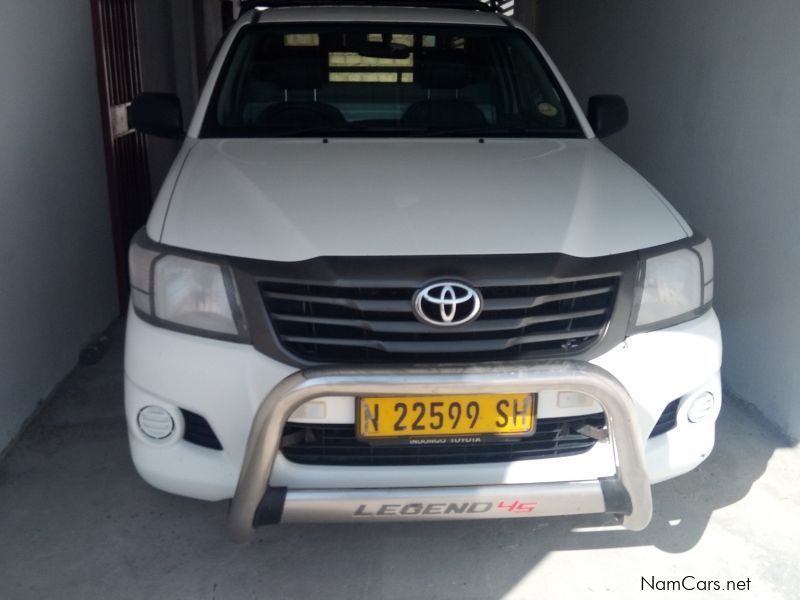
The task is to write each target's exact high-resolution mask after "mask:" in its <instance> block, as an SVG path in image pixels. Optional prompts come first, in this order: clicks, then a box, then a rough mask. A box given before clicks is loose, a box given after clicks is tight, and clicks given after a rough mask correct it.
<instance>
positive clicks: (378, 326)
mask: <svg viewBox="0 0 800 600" xmlns="http://www.w3.org/2000/svg"><path fill="white" fill-rule="evenodd" d="M605 312H606V309H603V308H600V309H594V310H584V311H575V312H567V313H558V314H553V315H540V316H533V317H519V318H516V319H492V318H486V315H487V313H486V312H485V311H484V318H482V319H480V320H479V321H476V322H475V323H473V324H472V325H471V327H470V330H471V331H474V332H484V331H508V330H513V329H522V328H525V327H528V326H530V325H536V324H540V323H552V322H556V321H568V320H574V319H584V318H587V317H597V316H601V315H603V314H605ZM272 319H273V320H274V321H286V322H293V323H316V324H319V325H335V326H338V327H353V328H356V329H365V330H367V331H371V332H378V333H428V334H429V333H431V328H430V325H426V324H424V323H420V322H419V321H410V320H402V321H400V320H397V321H369V320H366V319H346V318H331V317H317V316H314V315H309V316H305V315H289V314H282V313H274V314H273V315H272Z"/></svg>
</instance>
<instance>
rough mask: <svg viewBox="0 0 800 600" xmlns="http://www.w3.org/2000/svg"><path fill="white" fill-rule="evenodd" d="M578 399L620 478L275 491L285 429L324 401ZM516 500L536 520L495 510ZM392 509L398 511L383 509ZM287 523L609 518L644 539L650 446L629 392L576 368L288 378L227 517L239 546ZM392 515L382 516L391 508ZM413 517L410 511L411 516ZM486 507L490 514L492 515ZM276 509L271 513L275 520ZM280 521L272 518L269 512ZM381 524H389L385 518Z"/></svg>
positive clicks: (255, 439) (584, 366) (535, 365)
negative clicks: (270, 523)
mask: <svg viewBox="0 0 800 600" xmlns="http://www.w3.org/2000/svg"><path fill="white" fill-rule="evenodd" d="M526 391H530V392H537V393H538V392H545V391H563V392H577V393H580V394H584V395H586V396H589V397H591V398H593V399H594V400H596V401H597V402H598V403H599V404H600V405H601V406H602V407H603V410H604V412H605V414H606V422H607V425H608V437H609V442H610V443H611V446H612V449H613V456H614V461H615V465H616V476H615V477H611V478H604V479H596V480H589V481H572V482H569V481H567V482H554V483H534V484H509V485H500V486H498V485H492V486H470V487H465V488H458V487H442V488H397V489H378V490H370V489H364V490H359V489H355V490H289V491H288V492H287V491H286V490H282V491H281V492H278V493H277V494H276V493H271V492H272V491H275V490H270V489H269V479H270V473H271V470H272V465H273V463H274V461H275V457H276V455H277V453H278V449H279V444H280V440H281V435H282V432H283V427H284V425H285V423H286V421H287V419H288V418H289V416H290V415H291V414H292V413H293V412H294V410H295V409H297V408H298V407H299V406H300V405H302V404H304V403H306V402H308V401H309V400H313V399H315V398H319V397H322V396H397V395H409V396H416V395H446V394H498V393H519V392H526ZM512 496H513V497H514V499H515V501H519V505H520V506H530V505H533V506H535V509H533V510H532V511H531V512H530V513H526V512H522V511H520V512H518V513H508V512H504V513H503V512H500V511H497V510H493V506H494V504H495V503H497V502H499V501H502V500H505V499H506V498H510V497H512ZM387 503H392V504H387ZM276 504H277V514H278V515H279V518H278V519H277V520H281V521H304V522H324V521H342V520H353V521H358V520H368V519H370V518H376V519H381V520H399V519H402V518H408V517H409V516H415V517H420V518H426V519H434V518H435V519H447V518H495V517H501V516H505V517H508V516H552V515H558V514H560V515H568V514H585V513H602V512H613V513H615V514H618V515H620V516H621V518H622V524H623V526H624V527H626V528H627V529H630V530H634V531H638V530H641V529H644V528H645V527H647V525H648V523H649V522H650V518H651V516H652V510H653V505H652V497H651V491H650V481H649V478H648V476H647V472H646V469H645V458H644V441H643V438H642V436H641V434H640V431H639V426H638V422H637V420H636V411H635V407H634V404H633V400H632V399H631V397H630V395H629V394H628V392H627V391H626V390H625V388H624V387H623V386H622V385H621V384H620V383H619V381H617V379H616V378H614V377H613V376H612V375H611V374H609V373H608V372H607V371H605V370H604V369H601V368H600V367H597V366H595V365H592V364H591V363H587V362H580V361H568V360H564V361H539V362H526V363H494V364H486V365H477V366H473V365H469V366H435V367H431V366H426V367H418V366H408V367H405V366H402V367H369V368H365V367H362V368H356V369H354V368H351V367H340V366H332V367H320V368H312V369H307V370H305V371H300V372H297V373H295V374H293V375H290V376H289V377H287V378H286V379H284V380H283V381H282V382H281V383H279V384H278V385H277V386H276V387H275V388H274V389H273V390H272V392H270V394H269V395H268V396H267V397H266V398H265V399H264V400H263V402H262V403H261V406H260V407H259V409H258V411H257V412H256V415H255V418H254V420H253V424H252V427H251V429H250V437H249V439H248V442H247V448H246V451H245V457H244V462H243V464H242V469H241V472H240V475H239V482H238V485H237V487H236V493H235V495H234V497H233V501H232V502H231V507H230V513H229V517H228V523H229V529H230V534H231V537H232V538H233V539H234V541H237V542H244V541H247V540H248V539H250V537H251V536H252V535H253V532H254V529H255V527H256V526H257V525H258V524H261V523H262V522H263V521H264V519H262V518H260V517H259V515H260V514H263V513H264V511H265V510H267V509H269V507H268V506H267V505H272V509H275V508H276V506H275V505H276ZM387 506H388V507H389V508H386V507H387ZM409 507H410V508H409ZM487 507H488V508H487ZM272 509H270V510H272ZM273 512H274V510H273ZM384 517H385V518H384Z"/></svg>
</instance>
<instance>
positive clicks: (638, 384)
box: [125, 311, 721, 525]
mask: <svg viewBox="0 0 800 600" xmlns="http://www.w3.org/2000/svg"><path fill="white" fill-rule="evenodd" d="M591 363H592V364H589V363H585V362H568V363H564V362H559V363H552V362H551V363H544V362H536V363H532V364H522V363H514V364H510V365H505V366H503V365H500V366H498V365H494V366H475V367H467V368H465V367H459V368H456V369H449V370H448V369H432V368H430V367H429V368H427V369H422V370H411V371H413V373H411V374H412V375H414V377H416V378H417V379H415V381H418V382H419V383H420V384H423V383H425V382H424V381H419V378H420V377H422V376H426V377H427V376H431V375H436V377H437V379H436V393H448V392H447V390H449V389H452V388H450V387H448V386H451V385H460V384H461V383H464V382H465V380H464V377H462V376H463V375H464V374H465V373H467V372H472V371H473V370H475V372H476V373H478V374H480V373H482V372H484V370H485V369H497V368H500V369H501V371H502V370H505V372H506V376H507V377H508V381H507V383H508V384H509V385H512V388H507V389H511V390H512V391H515V392H518V391H519V390H520V386H521V385H522V383H523V381H522V380H521V379H520V377H523V376H530V370H531V368H533V369H534V371H536V370H537V369H541V368H544V367H545V366H547V368H548V369H551V368H553V365H561V367H562V368H566V369H567V371H565V372H561V373H560V374H559V378H561V377H564V378H565V379H558V382H557V386H555V387H553V388H552V390H553V391H551V392H547V391H545V390H542V388H540V387H539V388H537V389H538V390H539V391H541V394H540V399H541V400H542V402H541V406H540V407H538V408H537V413H538V412H539V409H540V408H541V409H542V410H551V411H554V410H566V409H559V408H558V407H557V406H556V404H555V398H554V397H555V396H557V395H558V393H557V391H555V390H558V391H564V389H565V387H564V384H565V383H568V382H569V381H571V379H570V374H571V373H573V372H574V370H575V369H577V370H578V372H580V373H585V372H587V370H589V371H591V372H592V373H594V374H597V373H600V374H601V380H602V381H605V379H603V378H609V379H610V380H612V381H615V382H618V383H617V384H616V385H618V386H619V387H620V388H621V392H620V394H621V395H622V397H623V398H628V399H629V400H631V401H630V402H629V401H626V411H627V415H628V417H627V418H628V419H631V420H632V421H633V422H634V424H635V425H636V435H634V436H631V437H632V438H636V439H638V440H639V442H638V443H639V444H640V445H641V448H640V451H641V455H642V456H644V461H643V462H644V468H645V470H646V475H647V481H648V483H655V482H657V481H662V480H665V479H669V478H671V477H675V476H677V475H680V474H682V473H685V472H687V471H689V470H691V469H692V468H694V467H695V466H696V465H697V464H699V463H700V462H702V460H704V459H705V458H706V457H707V456H708V454H709V453H710V452H711V450H712V448H713V445H714V421H715V416H716V415H712V416H711V417H709V418H708V419H706V420H705V421H703V422H702V423H690V422H689V421H688V419H687V418H686V412H687V410H688V405H689V403H690V400H691V399H692V398H693V397H694V396H695V395H696V394H699V393H704V392H710V393H711V394H713V395H714V396H715V398H716V399H717V403H719V400H720V398H721V396H720V389H719V387H720V386H719V367H720V363H721V341H720V333H719V324H718V322H717V319H716V316H715V315H714V313H713V311H710V312H709V313H706V314H705V315H704V316H702V317H700V318H698V319H694V320H692V321H689V322H686V323H683V324H681V325H678V326H675V327H671V328H668V329H664V330H660V331H656V332H650V333H643V334H638V335H635V336H632V337H629V338H628V339H627V340H625V342H623V343H621V344H619V345H618V346H617V347H615V348H613V349H612V350H611V351H609V352H607V353H605V354H603V355H601V356H599V357H597V358H596V359H594V360H592V361H591ZM408 371H409V370H408V369H407V368H405V367H401V368H400V369H399V371H398V370H393V371H392V372H383V373H381V372H380V371H375V370H374V369H372V370H356V369H354V368H348V369H345V370H342V371H329V370H327V369H323V370H312V371H307V372H303V373H299V372H297V371H296V369H294V368H292V367H289V366H287V365H283V364H281V363H279V362H277V361H274V360H272V359H270V358H268V357H266V356H264V355H263V354H261V353H260V352H258V351H256V350H255V349H254V348H252V347H250V346H247V345H244V344H235V343H230V342H222V341H218V340H210V339H205V338H199V337H195V336H190V335H186V334H182V333H177V332H173V331H168V330H165V329H160V328H157V327H154V326H152V325H150V324H147V323H145V322H143V321H141V320H140V319H139V318H138V317H137V316H136V315H135V314H133V313H131V314H130V315H129V319H128V332H127V336H126V355H125V372H126V380H125V401H126V412H127V417H128V423H129V440H130V447H131V452H132V456H133V460H134V463H135V465H136V468H137V470H138V471H139V473H140V474H141V475H142V477H143V478H144V479H145V480H147V481H148V482H149V483H151V484H152V485H154V486H156V487H158V488H160V489H163V490H166V491H169V492H172V493H177V494H182V495H186V496H190V497H194V498H201V499H206V500H221V499H227V498H231V497H233V496H234V492H235V490H236V489H237V485H238V487H239V488H241V485H242V483H241V482H242V481H243V479H242V478H243V477H244V473H245V470H246V469H247V465H249V464H251V461H252V458H251V455H250V454H249V453H251V452H252V451H251V450H250V446H252V445H253V444H254V443H255V442H252V441H251V442H250V443H249V444H248V436H249V437H250V439H251V440H252V439H254V438H253V436H254V435H255V436H256V437H259V434H257V433H253V432H256V431H260V429H259V428H258V427H257V422H258V420H257V418H256V415H257V414H261V413H262V411H263V410H266V409H265V408H264V407H265V406H271V405H272V404H274V399H273V400H269V401H267V400H265V398H273V396H274V395H275V394H283V393H284V392H281V391H280V390H277V389H276V385H277V384H278V383H279V382H280V381H282V380H283V381H284V384H281V385H282V386H284V387H282V388H281V389H283V390H284V391H285V390H286V388H285V386H286V385H288V384H287V383H286V382H288V381H292V382H294V384H298V385H299V383H302V385H300V390H301V391H303V392H304V393H305V391H307V390H308V389H310V388H311V387H313V389H314V390H315V391H314V397H317V396H318V395H319V394H318V393H317V392H318V391H319V390H320V389H321V388H318V387H315V386H316V385H317V384H319V383H320V382H319V377H320V376H321V375H324V374H327V375H325V376H326V377H327V376H330V375H332V374H336V375H337V377H340V378H345V379H342V380H341V381H340V380H338V379H337V381H338V382H339V383H338V384H344V383H347V386H346V387H347V389H349V391H348V392H341V391H340V393H342V394H343V395H345V396H352V395H353V394H354V393H356V392H357V391H359V390H360V388H356V384H358V385H361V384H362V383H364V381H362V379H361V378H362V377H364V376H369V377H375V376H378V375H380V376H381V377H383V379H380V381H379V382H375V381H373V382H371V383H370V385H372V384H373V383H381V385H384V384H388V385H393V386H395V387H394V388H393V389H395V390H396V391H397V390H399V391H402V393H406V394H409V393H413V390H411V389H410V388H409V387H408V384H409V383H410V380H409V379H408V377H409V376H410V375H408ZM399 373H402V376H401V377H399V378H398V374H399ZM353 377H355V378H356V379H355V380H352V379H347V378H353ZM471 377H477V375H474V376H471ZM287 378H288V379H287ZM442 378H443V379H442ZM489 379H490V381H491V387H490V390H491V391H498V390H500V388H498V387H495V383H496V373H494V374H492V376H491V377H490V378H489ZM440 380H441V381H440ZM312 381H316V382H317V383H314V384H313V386H312V384H311V383H310V382H312ZM469 381H472V379H469ZM430 383H431V382H430V381H428V382H427V384H425V385H430ZM338 384H337V385H338ZM620 384H621V385H620ZM474 385H476V386H477V384H474ZM481 385H489V383H488V382H487V380H486V378H485V377H484V380H483V382H482V384H481ZM537 385H538V384H537ZM341 389H345V387H344V386H343V387H342V388H341ZM426 389H428V388H426ZM470 389H471V390H472V391H473V392H474V391H476V389H477V387H476V388H474V389H473V388H470ZM615 389H616V388H615ZM361 391H363V390H361ZM623 392H624V394H623ZM328 394H329V392H325V393H324V394H322V395H323V396H327V397H322V398H319V399H318V400H317V401H315V402H320V401H321V402H323V403H326V405H327V408H328V409H329V411H328V415H327V419H328V422H339V423H345V422H350V423H352V420H349V421H348V420H346V419H345V420H342V419H340V420H336V419H334V418H333V417H341V416H342V415H334V414H333V413H334V412H335V410H334V409H335V407H336V402H334V400H337V399H338V400H342V399H343V398H342V397H338V398H331V397H330V396H328ZM589 395H590V396H594V394H592V393H590V394H589ZM304 398H305V400H300V401H298V402H299V403H301V404H302V403H303V402H305V401H306V400H308V397H305V396H304ZM548 398H549V400H548ZM677 398H679V399H680V402H681V404H680V409H679V412H678V419H677V426H676V427H675V428H674V429H673V430H671V431H669V432H667V433H665V434H662V435H660V436H658V437H655V438H653V439H649V440H648V439H647V438H648V435H649V433H650V430H651V429H652V427H653V425H654V424H655V422H656V420H657V419H658V417H659V415H660V414H661V412H662V411H663V410H664V407H665V406H666V405H667V404H668V403H669V402H671V401H672V400H675V399H677ZM548 402H549V405H548ZM345 404H347V406H350V407H352V406H353V403H352V402H351V401H347V402H345ZM147 405H158V406H161V407H163V408H165V409H167V410H168V411H170V413H171V414H173V415H174V417H175V421H176V425H177V428H176V430H175V432H174V433H173V435H172V436H170V438H168V439H166V440H162V441H154V440H150V439H147V438H145V437H144V436H143V435H142V433H141V432H140V431H139V430H138V429H137V427H136V415H137V413H138V411H139V410H141V408H142V407H144V406H147ZM548 406H549V408H548ZM717 408H718V406H717ZM179 409H187V410H190V411H193V412H195V413H197V414H200V415H202V416H203V417H205V418H206V419H207V420H208V422H209V423H210V424H211V425H212V427H213V429H214V431H215V433H216V434H217V436H218V437H219V439H220V441H221V442H222V446H223V450H221V451H214V450H210V449H208V448H203V447H200V446H197V445H194V444H191V443H188V442H186V441H185V440H184V439H183V429H182V428H183V419H182V417H181V413H180V410H179ZM576 410H582V411H583V412H592V411H593V410H594V408H583V409H576ZM287 411H288V409H287ZM545 416H552V415H545ZM350 418H351V419H352V417H350ZM292 420H295V417H292ZM272 421H273V423H275V424H274V425H273V428H277V430H280V428H281V427H282V422H281V423H280V424H278V423H277V419H272ZM610 426H611V425H610ZM619 431H620V430H619V427H617V433H618V435H617V438H618V439H619ZM623 431H624V430H623ZM627 431H628V434H629V433H630V430H627ZM270 435H272V434H270ZM262 437H263V436H262ZM270 439H271V438H270ZM246 456H247V457H246ZM271 456H272V459H270V460H271V462H270V464H269V467H268V469H267V471H266V475H261V476H259V477H260V478H266V479H265V481H266V482H267V483H266V484H265V487H264V488H263V489H262V490H261V496H260V497H258V499H257V505H258V506H259V507H261V508H262V509H264V507H267V508H269V507H271V506H272V505H273V504H275V505H276V506H277V505H279V506H280V507H281V509H282V510H281V512H280V515H281V516H280V520H282V521H290V520H303V521H308V520H327V519H336V520H339V519H342V518H346V519H349V520H359V519H360V520H369V519H372V518H374V519H380V520H395V519H433V518H437V519H439V518H444V519H446V518H479V517H480V518H487V517H491V518H494V517H508V516H534V515H539V516H545V515H548V514H579V513H589V512H613V513H617V514H625V510H623V509H625V508H626V507H625V496H629V495H630V494H629V491H626V492H625V493H624V494H617V493H616V492H617V491H619V490H620V484H619V479H618V478H619V469H618V465H619V464H620V463H619V456H618V454H617V453H616V448H615V447H612V444H609V443H598V444H596V445H595V446H594V448H593V449H592V450H590V451H589V452H586V453H584V454H579V455H574V456H566V457H557V458H544V459H537V460H526V461H517V462H510V463H490V464H475V465H472V464H465V465H431V466H424V467H418V466H394V467H348V466H340V467H331V466H313V465H300V464H296V463H293V462H291V461H288V460H287V459H286V458H285V457H284V456H283V454H282V453H280V452H272V453H271ZM615 479H616V480H617V481H616V483H614V481H615ZM246 481H251V478H250V477H248V478H247V479H246ZM564 482H579V483H569V484H567V485H566V487H565V486H564V485H562V484H563V483H564ZM609 483H610V485H609ZM251 485H252V484H250V483H248V484H247V486H248V487H250V486H251ZM259 485H260V484H259ZM604 486H605V487H604ZM256 487H258V486H256ZM622 487H623V489H625V490H627V488H624V486H622ZM267 489H269V490H270V492H269V493H266V490H267ZM353 490H355V492H354V491H353ZM238 496H239V494H237V497H238ZM255 496H259V494H258V493H256V494H255ZM265 498H266V500H265ZM282 498H283V499H282ZM262 500H264V502H263V503H262ZM553 500H555V501H553ZM278 501H280V502H278ZM476 502H491V503H492V504H493V506H494V508H492V509H491V510H487V511H486V512H481V510H482V507H485V505H483V504H481V505H479V506H478V508H477V509H475V510H473V511H472V512H469V511H468V509H464V511H461V512H459V509H460V508H461V507H463V506H464V505H465V504H466V505H471V504H472V503H476ZM501 502H502V506H495V505H499V504H500V503H501ZM515 502H516V504H515ZM532 502H537V504H536V508H535V509H533V510H530V511H527V510H526V509H527V508H528V507H529V506H528V505H529V504H530V503H532ZM362 505H363V506H364V508H363V509H362V510H361V512H360V514H356V511H357V510H358V509H359V507H361V506H362ZM320 506H324V507H326V508H325V510H320ZM509 506H515V507H516V508H514V509H509V508H508V507H509ZM382 507H386V508H382ZM520 507H522V508H520ZM272 508H275V507H274V506H272ZM264 510H266V509H264ZM351 511H352V512H351ZM417 511H419V514H416V512H417ZM553 511H562V512H559V513H555V512H553ZM276 514H277V513H276V511H275V510H272V509H271V510H266V512H264V511H263V510H262V514H261V516H260V517H259V519H260V520H261V521H262V522H270V521H273V522H274V521H275V520H276V516H275V515H276ZM251 517H252V515H251ZM253 522H254V521H252V520H251V522H250V524H251V525H252V523H253ZM628 522H629V523H630V519H629V520H628Z"/></svg>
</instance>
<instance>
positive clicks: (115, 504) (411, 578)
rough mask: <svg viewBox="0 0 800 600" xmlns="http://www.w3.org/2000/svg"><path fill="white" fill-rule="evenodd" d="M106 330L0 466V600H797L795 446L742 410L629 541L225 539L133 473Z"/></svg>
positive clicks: (327, 529) (596, 525)
mask: <svg viewBox="0 0 800 600" xmlns="http://www.w3.org/2000/svg"><path fill="white" fill-rule="evenodd" d="M111 338H112V341H111V348H110V351H109V353H108V355H106V356H105V357H104V358H103V360H102V361H101V362H100V363H99V364H97V365H95V366H92V367H80V368H78V369H77V370H76V371H75V373H73V374H72V375H71V376H70V377H69V378H68V380H67V381H66V382H65V383H64V384H63V386H62V387H61V389H60V390H59V392H58V393H57V394H56V396H55V398H54V399H53V400H52V402H50V403H49V404H48V406H47V407H46V408H45V409H44V411H43V412H42V413H41V414H40V415H39V416H38V418H37V419H36V420H35V421H34V422H33V423H32V425H31V426H30V427H29V428H28V429H27V431H26V432H25V433H24V435H23V436H22V438H21V439H20V440H19V442H18V443H17V444H16V446H15V447H14V448H13V450H12V451H11V452H10V453H9V454H8V455H7V456H6V458H5V460H4V461H3V462H2V463H1V464H0V598H3V599H24V598H36V599H37V600H38V599H41V598H59V599H69V598H75V599H80V600H89V599H94V598H102V599H107V598H114V599H122V598H148V599H154V598H169V599H179V598H187V599H205V598H219V599H223V598H237V599H238V598H281V599H282V598H291V599H293V598H343V599H356V598H398V599H400V598H402V599H406V598H408V599H427V598H457V599H460V600H464V599H467V598H475V599H494V598H567V597H569V598H588V597H592V598H594V597H604V596H606V595H608V596H613V597H615V598H627V597H639V596H648V595H651V596H653V595H655V596H656V597H668V596H670V593H669V592H662V593H660V594H659V593H655V594H654V592H652V591H650V589H649V588H648V587H647V586H645V590H646V591H645V592H642V585H643V584H642V578H643V577H644V578H647V579H648V580H650V578H655V579H656V580H675V579H681V578H683V577H684V576H687V575H690V576H694V577H695V578H696V579H695V580H694V582H695V585H697V584H698V582H699V581H700V580H720V581H721V582H722V586H723V587H724V586H725V585H726V583H725V582H726V580H729V579H731V580H742V581H744V580H747V579H749V580H750V583H749V588H750V592H749V593H747V592H745V591H739V592H725V591H721V592H716V593H713V594H702V593H699V592H697V593H695V594H691V593H683V594H680V597H686V598H692V597H713V598H759V599H768V598H800V591H798V590H800V567H798V563H800V520H799V519H798V518H797V515H798V514H800V495H799V494H798V481H800V460H798V459H800V449H798V448H790V447H787V445H786V444H785V443H783V442H779V441H776V440H777V437H776V435H775V434H774V433H773V432H771V431H770V430H769V429H767V428H765V427H764V426H763V424H761V422H760V420H759V419H758V418H757V417H754V416H753V415H752V414H750V413H749V412H748V410H747V409H746V408H744V407H741V406H738V405H736V404H731V403H728V404H727V405H726V406H725V409H724V411H723V415H722V419H721V423H720V426H719V429H718V432H719V441H718V447H717V450H716V451H715V453H714V454H713V455H712V457H711V458H710V459H709V460H708V461H707V462H706V463H705V464H704V465H702V466H701V468H700V469H698V470H696V471H694V472H693V473H691V474H689V475H687V476H685V477H683V478H680V479H678V480H676V481H672V482H667V483H664V484H660V485H657V486H655V488H654V501H655V517H654V519H653V523H652V524H651V525H650V527H649V528H648V529H647V530H646V531H644V532H642V533H638V534H637V533H628V532H624V531H613V530H611V531H608V530H605V529H604V526H605V525H608V524H609V521H608V520H607V519H606V518H605V517H602V518H580V519H577V518H551V519H541V520H538V519H531V520H519V521H499V522H498V521H484V522H472V523H470V522H466V523H441V524H427V525H413V524H408V525H400V524H387V525H327V526H282V527H275V528H271V529H262V530H260V532H259V533H260V538H259V539H258V540H257V541H255V542H253V543H251V544H250V545H245V546H237V545H233V544H231V543H230V542H229V541H228V539H227V537H226V533H225V527H224V524H225V514H226V504H225V503H215V504H209V503H203V502H199V501H194V500H189V499H185V498H179V497H176V496H171V495H168V494H165V493H162V492H159V491H157V490H155V489H152V488H150V487H149V486H148V485H146V484H145V483H144V482H142V481H141V480H140V479H139V478H138V476H137V475H136V473H135V472H134V470H133V467H132V465H131V462H130V459H129V457H128V450H127V445H126V438H125V423H124V419H123V411H122V367H121V363H122V331H121V328H120V327H117V328H115V329H114V330H113V331H112V334H111ZM579 530H580V531H579ZM686 581H687V583H691V581H692V580H691V579H689V580H686ZM654 585H658V584H657V583H654ZM662 585H663V584H662ZM742 585H746V583H743V584H742Z"/></svg>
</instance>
